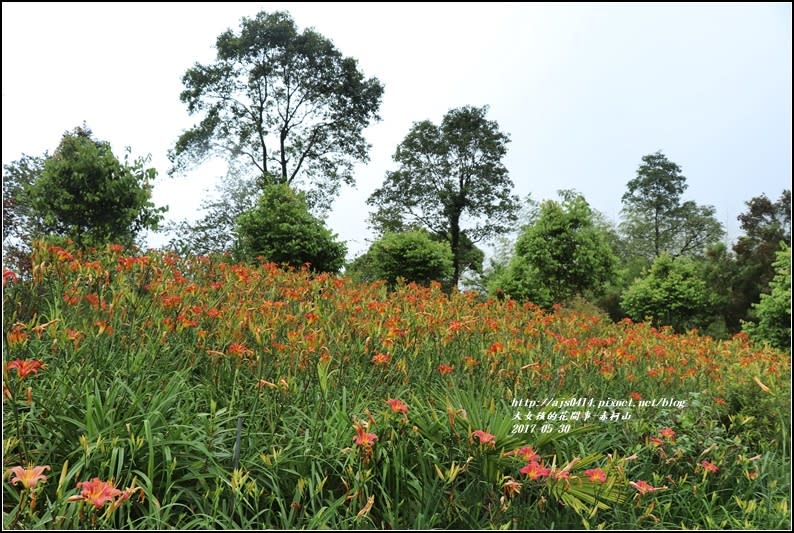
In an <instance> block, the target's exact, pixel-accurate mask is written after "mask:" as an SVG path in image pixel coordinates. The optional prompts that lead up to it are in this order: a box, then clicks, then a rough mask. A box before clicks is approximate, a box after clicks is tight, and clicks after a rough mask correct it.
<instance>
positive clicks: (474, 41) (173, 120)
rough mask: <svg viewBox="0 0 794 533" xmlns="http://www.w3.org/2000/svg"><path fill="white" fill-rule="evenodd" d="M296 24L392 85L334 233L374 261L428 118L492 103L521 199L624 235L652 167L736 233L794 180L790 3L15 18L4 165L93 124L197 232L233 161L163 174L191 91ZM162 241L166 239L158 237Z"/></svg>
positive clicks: (14, 11) (6, 40)
mask: <svg viewBox="0 0 794 533" xmlns="http://www.w3.org/2000/svg"><path fill="white" fill-rule="evenodd" d="M279 9H281V10H287V11H289V12H290V13H291V14H292V16H293V17H294V18H295V21H296V23H297V24H298V26H299V29H303V28H305V27H314V28H315V29H316V30H317V31H319V32H320V33H321V34H323V35H325V36H326V37H328V38H330V39H331V40H332V41H333V42H334V43H335V44H336V46H337V48H339V50H340V51H341V52H342V53H343V54H344V55H347V56H352V57H354V58H356V59H358V61H359V66H360V68H361V69H362V71H363V72H364V74H365V75H366V76H368V77H369V76H376V77H378V78H379V79H380V81H381V82H382V83H383V84H384V85H385V93H384V97H383V103H382V106H381V110H380V115H381V117H382V119H383V120H382V121H380V122H378V123H375V124H374V125H372V126H370V127H369V128H368V129H367V130H366V136H367V138H368V140H369V142H370V144H371V145H372V149H371V152H370V156H371V161H370V163H368V164H366V165H359V166H358V167H357V173H356V178H357V188H356V189H350V188H347V189H344V190H343V193H342V195H341V196H340V197H339V198H338V199H337V200H336V202H335V203H334V209H333V212H332V213H331V215H330V216H329V218H328V220H327V224H328V226H329V227H330V228H331V229H332V230H333V231H334V232H336V233H338V234H339V236H340V238H342V239H343V240H345V241H346V242H347V244H348V250H349V252H348V255H349V257H353V256H354V255H357V254H359V253H361V252H363V251H364V250H365V249H366V247H367V245H368V243H367V239H369V238H371V234H370V233H369V231H368V230H367V228H366V219H367V216H368V211H369V209H368V206H367V205H366V204H365V201H366V198H367V197H368V196H369V195H370V194H371V193H372V191H374V190H375V189H376V188H377V187H379V186H380V185H381V183H382V181H383V178H384V174H385V172H386V171H387V170H389V169H393V168H395V167H394V164H393V163H392V160H391V156H392V154H393V153H394V150H395V148H396V146H397V144H398V143H399V142H400V141H401V140H402V139H403V138H404V137H405V135H406V133H407V132H408V130H409V128H410V127H411V124H412V123H413V122H415V121H419V120H425V119H429V120H431V121H433V122H435V123H438V122H440V120H441V118H442V117H443V115H444V114H445V113H446V112H447V111H448V110H449V109H451V108H454V107H459V106H463V105H476V106H481V105H485V104H487V105H489V106H490V112H489V115H488V117H489V118H490V119H492V120H496V121H497V122H498V123H499V126H500V128H501V129H502V131H505V132H507V133H508V134H509V135H510V137H511V139H512V142H511V143H510V145H509V151H508V156H507V158H506V159H505V164H506V166H507V168H508V170H509V171H510V176H511V178H512V180H513V182H514V183H515V185H516V193H517V194H519V196H521V197H522V198H523V197H525V196H526V195H527V194H528V193H531V194H532V197H533V198H534V199H536V200H543V199H547V198H556V191H557V190H558V189H570V188H572V189H576V190H578V191H579V192H581V193H582V194H584V196H585V198H586V199H587V200H588V201H589V202H590V204H591V205H592V206H593V207H594V208H596V209H598V210H600V211H602V212H603V213H604V214H606V215H607V217H609V218H610V219H612V220H613V221H617V220H618V216H619V212H620V208H621V203H620V198H621V196H622V195H623V193H624V192H625V188H626V183H627V182H628V181H629V180H630V179H632V178H633V177H634V176H635V173H636V170H637V167H638V166H639V164H640V162H641V158H642V156H643V155H646V154H649V153H653V152H655V151H657V150H662V151H663V152H664V153H665V155H667V157H668V158H669V159H670V160H672V161H674V162H675V163H677V164H678V165H680V166H681V167H682V171H683V174H684V175H685V176H686V177H687V183H688V185H689V189H688V190H687V192H686V193H685V199H692V200H695V201H696V202H698V203H700V204H709V205H713V206H715V207H716V208H717V215H718V217H719V219H720V221H721V222H722V223H723V224H725V225H726V227H727V229H728V231H729V235H730V237H731V238H735V237H736V236H737V235H738V233H739V229H738V223H737V221H736V216H737V215H738V214H740V213H741V212H743V211H744V209H745V205H744V202H746V201H747V200H749V199H750V198H752V197H754V196H758V195H760V194H761V193H766V194H767V196H769V197H770V198H772V199H773V200H774V199H777V198H778V197H779V195H780V193H781V191H782V190H783V189H784V188H789V187H790V186H791V141H792V139H791V131H792V130H791V118H792V112H791V96H792V95H791V79H792V76H791V64H792V63H791V50H792V37H791V35H792V34H791V4H782V3H778V4H755V3H754V4H744V5H743V4H726V5H716V4H702V5H690V4H683V5H666V4H665V5H630V6H627V5H623V4H620V5H617V4H615V5H612V4H597V5H592V4H588V5H575V4H546V5H543V4H492V3H489V4H459V5H456V4H359V3H355V4H352V3H338V4H329V3H322V4H312V3H287V2H268V3H232V2H228V3H185V4H161V3H157V4H43V3H40V4H36V3H9V2H3V5H2V28H3V29H2V57H3V61H2V72H3V75H2V97H3V113H2V128H3V130H2V134H3V148H2V152H3V163H4V164H5V163H8V162H10V161H13V160H15V159H18V158H19V157H20V156H21V154H22V153H28V154H31V155H40V154H42V153H43V152H44V151H45V150H49V151H50V152H52V151H53V150H54V149H55V148H56V147H57V145H58V143H59V141H60V137H61V135H62V134H63V133H64V131H66V130H70V129H72V128H74V127H75V126H77V125H79V124H82V122H83V121H85V122H86V123H87V125H88V126H89V127H90V128H91V129H92V130H93V132H94V134H95V135H96V137H97V138H99V139H101V140H106V141H109V142H110V143H111V144H112V146H113V149H114V151H115V152H116V154H117V155H118V156H120V155H121V154H122V153H123V149H124V147H125V146H130V147H131V148H132V151H133V155H136V156H138V155H146V154H151V155H152V162H151V164H152V165H153V166H155V167H156V168H157V169H158V171H159V173H160V177H159V178H158V181H157V184H156V187H155V192H154V201H155V202H156V203H157V204H158V205H168V206H169V208H170V210H169V213H168V218H169V219H181V218H185V217H188V218H193V217H195V216H196V214H197V209H198V208H199V204H200V202H201V199H202V197H203V195H204V194H206V192H207V191H211V190H212V188H213V185H214V183H215V180H216V179H217V178H218V177H219V176H221V175H223V174H224V167H223V165H220V164H215V165H210V166H208V167H205V168H202V169H199V170H196V171H194V172H191V173H190V174H189V175H187V176H184V177H181V178H169V177H167V175H166V172H167V170H168V160H167V157H166V153H167V151H168V149H169V148H170V147H172V146H173V143H174V142H175V141H176V139H177V137H178V136H179V134H180V133H181V132H182V131H183V130H184V129H187V128H188V127H190V126H192V125H193V124H194V122H195V119H193V118H192V117H190V116H188V114H187V110H186V107H185V105H184V104H182V103H181V102H180V101H179V93H180V91H181V90H182V84H181V77H182V75H183V74H184V72H185V71H186V70H187V69H188V68H189V67H190V66H191V65H192V64H193V63H195V62H197V61H198V62H201V63H208V62H211V61H213V60H214V57H215V50H214V43H215V40H216V38H217V36H218V35H219V34H220V33H221V32H223V31H224V30H226V29H228V28H233V29H234V30H235V31H237V30H238V29H239V21H240V18H241V17H243V16H249V17H252V16H254V15H255V14H256V13H257V12H259V11H261V10H266V11H274V10H279ZM149 244H150V245H153V246H154V245H159V244H163V241H162V239H158V238H157V237H156V236H152V237H150V238H149Z"/></svg>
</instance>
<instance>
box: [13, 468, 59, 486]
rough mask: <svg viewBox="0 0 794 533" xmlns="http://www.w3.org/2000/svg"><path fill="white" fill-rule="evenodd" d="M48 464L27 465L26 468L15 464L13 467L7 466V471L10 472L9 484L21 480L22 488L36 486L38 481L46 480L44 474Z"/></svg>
mask: <svg viewBox="0 0 794 533" xmlns="http://www.w3.org/2000/svg"><path fill="white" fill-rule="evenodd" d="M49 469H50V467H49V465H46V466H29V467H28V468H22V467H21V466H15V467H13V468H9V469H8V470H9V472H11V474H13V475H12V477H11V484H12V485H16V484H17V483H19V482H22V488H24V489H25V490H30V489H34V488H36V485H38V483H39V481H45V482H46V481H47V476H45V475H44V472H45V471H46V470H49Z"/></svg>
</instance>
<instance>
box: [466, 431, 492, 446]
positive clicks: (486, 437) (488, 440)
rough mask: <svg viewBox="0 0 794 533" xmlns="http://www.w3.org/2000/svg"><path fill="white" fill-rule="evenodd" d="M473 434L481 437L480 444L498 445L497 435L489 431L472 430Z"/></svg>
mask: <svg viewBox="0 0 794 533" xmlns="http://www.w3.org/2000/svg"><path fill="white" fill-rule="evenodd" d="M471 436H472V437H477V438H478V439H480V444H487V445H489V446H491V447H492V448H493V447H494V446H496V436H495V435H492V434H491V433H488V432H487V431H483V430H481V429H478V430H477V431H474V432H472V434H471Z"/></svg>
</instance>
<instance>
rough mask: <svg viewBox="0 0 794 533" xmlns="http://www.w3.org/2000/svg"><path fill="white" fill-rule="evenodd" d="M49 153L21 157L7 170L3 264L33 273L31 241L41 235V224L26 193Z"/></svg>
mask: <svg viewBox="0 0 794 533" xmlns="http://www.w3.org/2000/svg"><path fill="white" fill-rule="evenodd" d="M47 157H48V156H47V154H46V153H45V154H44V155H43V156H31V155H27V154H23V155H22V157H21V158H19V159H18V160H16V161H12V162H11V163H8V164H7V165H5V166H4V167H3V265H4V266H8V267H10V268H12V269H14V270H17V271H25V272H27V271H29V270H30V268H31V264H30V241H31V237H32V236H33V235H35V234H39V233H41V221H40V220H39V218H38V217H37V216H36V214H35V213H34V211H33V209H32V208H31V206H30V203H29V202H27V201H26V199H25V191H26V190H27V189H28V188H30V186H31V185H32V184H33V182H34V181H36V179H37V178H38V177H39V175H40V174H41V171H42V169H43V168H44V161H45V160H46V159H47Z"/></svg>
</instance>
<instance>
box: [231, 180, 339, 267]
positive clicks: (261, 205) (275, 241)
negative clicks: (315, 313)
mask: <svg viewBox="0 0 794 533" xmlns="http://www.w3.org/2000/svg"><path fill="white" fill-rule="evenodd" d="M237 234H238V236H239V246H238V253H239V254H240V258H241V259H244V260H248V261H252V260H254V259H255V258H257V257H258V256H262V257H264V259H265V260H266V261H272V262H274V263H280V264H287V265H290V266H293V267H296V268H300V267H301V266H303V265H304V264H305V263H309V265H310V267H311V268H312V270H315V271H318V272H338V271H339V270H340V269H341V268H342V265H343V264H344V261H345V254H346V253H347V249H346V247H345V245H344V243H341V242H339V241H337V240H336V236H335V235H333V234H332V233H331V232H330V231H329V230H328V229H327V228H326V227H325V226H324V225H323V223H322V222H321V221H320V220H319V219H317V218H315V217H314V216H312V214H311V213H309V210H308V206H307V205H306V200H305V198H304V195H303V194H302V193H296V192H294V191H293V190H291V189H290V188H289V187H288V186H287V185H286V184H279V185H267V186H266V187H265V189H264V191H263V192H262V195H261V196H260V197H259V200H258V202H257V205H256V207H255V208H254V209H252V210H250V211H247V212H245V213H243V214H242V215H240V216H239V217H238V218H237Z"/></svg>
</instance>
